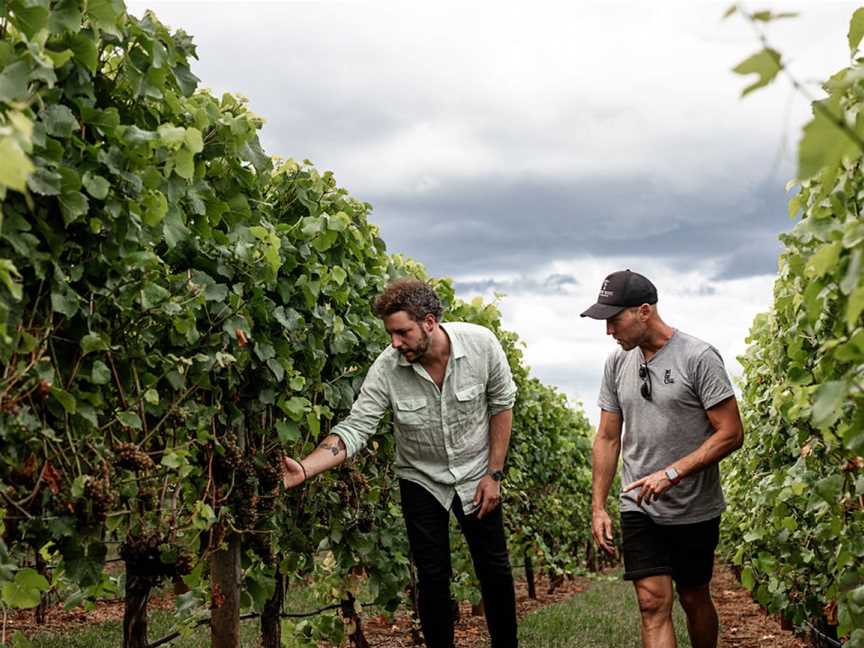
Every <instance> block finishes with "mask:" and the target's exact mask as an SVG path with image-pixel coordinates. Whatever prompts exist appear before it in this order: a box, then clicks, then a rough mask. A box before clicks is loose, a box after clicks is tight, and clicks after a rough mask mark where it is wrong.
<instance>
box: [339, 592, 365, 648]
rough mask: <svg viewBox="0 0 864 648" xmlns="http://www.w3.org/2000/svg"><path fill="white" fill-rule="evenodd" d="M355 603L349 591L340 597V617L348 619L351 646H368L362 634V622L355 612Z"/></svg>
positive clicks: (359, 647)
mask: <svg viewBox="0 0 864 648" xmlns="http://www.w3.org/2000/svg"><path fill="white" fill-rule="evenodd" d="M355 603H356V599H355V598H354V595H353V594H352V593H351V592H348V594H347V596H346V597H345V598H344V599H342V609H341V611H342V618H343V619H345V620H347V621H350V624H349V628H350V631H349V633H348V640H349V641H350V642H351V646H352V648H369V642H368V641H367V640H366V636H365V635H364V634H363V622H362V620H361V619H360V615H359V614H357V610H356V609H355Z"/></svg>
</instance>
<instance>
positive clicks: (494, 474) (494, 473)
mask: <svg viewBox="0 0 864 648" xmlns="http://www.w3.org/2000/svg"><path fill="white" fill-rule="evenodd" d="M487 474H488V475H489V476H490V477H491V478H492V479H494V480H495V481H497V482H500V481H501V480H502V479H504V471H503V470H490V471H489V472H488V473H487Z"/></svg>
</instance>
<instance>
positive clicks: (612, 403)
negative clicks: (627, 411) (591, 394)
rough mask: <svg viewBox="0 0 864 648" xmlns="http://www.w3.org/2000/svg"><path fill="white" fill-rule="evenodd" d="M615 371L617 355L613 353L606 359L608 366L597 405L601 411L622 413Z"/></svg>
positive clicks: (606, 366) (605, 367) (604, 369)
mask: <svg viewBox="0 0 864 648" xmlns="http://www.w3.org/2000/svg"><path fill="white" fill-rule="evenodd" d="M615 369H616V364H615V354H614V353H613V354H612V355H610V356H609V357H608V358H606V365H605V366H604V367H603V381H602V382H601V383H600V396H599V398H598V399H597V405H599V406H600V409H602V410H606V411H607V412H620V411H621V403H620V402H619V401H618V387H617V384H616V375H615Z"/></svg>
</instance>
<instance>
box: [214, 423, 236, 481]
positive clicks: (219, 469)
mask: <svg viewBox="0 0 864 648" xmlns="http://www.w3.org/2000/svg"><path fill="white" fill-rule="evenodd" d="M221 445H222V448H223V452H215V453H214V454H213V473H214V476H215V477H216V479H218V480H219V481H220V482H225V481H229V480H230V479H231V473H232V472H234V470H235V469H236V468H237V467H238V466H239V465H240V464H241V463H242V462H243V451H242V450H241V449H240V446H239V445H238V444H237V437H235V436H234V435H233V434H228V435H226V436H225V438H224V439H223V440H222V443H221Z"/></svg>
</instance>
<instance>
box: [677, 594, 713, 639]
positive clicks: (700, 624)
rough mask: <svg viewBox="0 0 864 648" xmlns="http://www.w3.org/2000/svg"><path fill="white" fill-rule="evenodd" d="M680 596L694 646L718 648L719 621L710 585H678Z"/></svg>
mask: <svg viewBox="0 0 864 648" xmlns="http://www.w3.org/2000/svg"><path fill="white" fill-rule="evenodd" d="M678 598H679V600H680V601H681V607H683V608H684V613H685V614H686V615H687V632H688V633H689V634H690V643H691V644H693V648H717V634H718V631H719V622H718V620H717V610H716V609H715V608H714V601H712V600H711V589H710V587H709V586H708V585H697V586H696V587H680V586H679V587H678Z"/></svg>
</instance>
